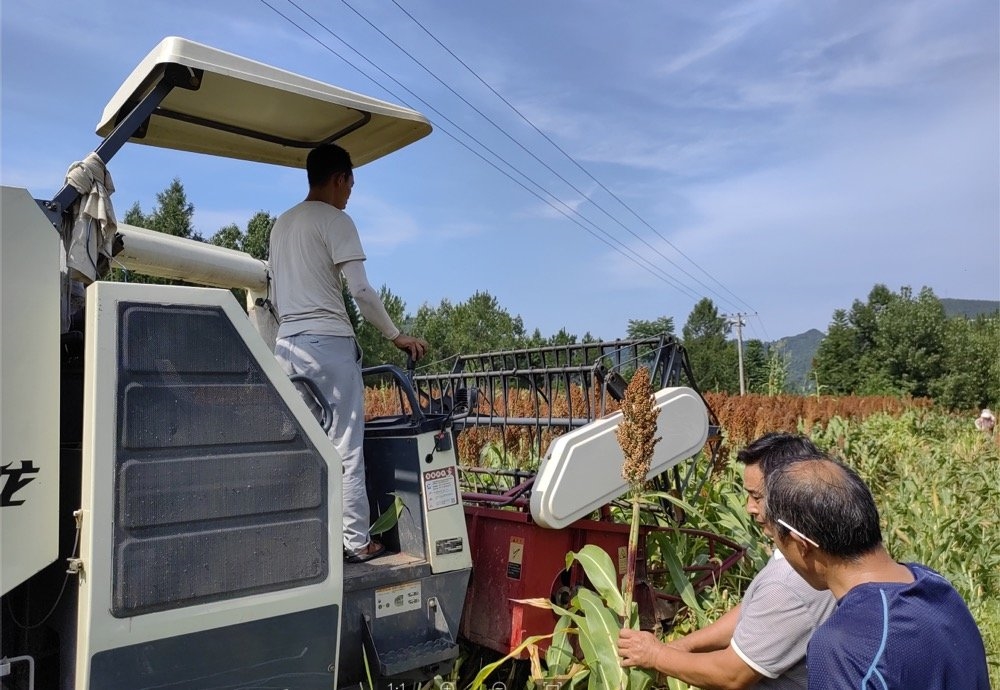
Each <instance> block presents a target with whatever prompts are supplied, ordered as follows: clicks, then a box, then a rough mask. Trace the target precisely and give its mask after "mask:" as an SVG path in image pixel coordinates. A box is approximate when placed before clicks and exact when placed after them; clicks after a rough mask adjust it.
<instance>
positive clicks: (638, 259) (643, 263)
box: [260, 0, 699, 299]
mask: <svg viewBox="0 0 1000 690" xmlns="http://www.w3.org/2000/svg"><path fill="white" fill-rule="evenodd" d="M260 2H261V3H262V4H264V5H266V6H267V7H268V8H269V9H271V10H272V11H273V12H274V13H275V14H277V15H278V16H280V17H282V18H283V19H285V20H286V21H287V22H289V23H290V24H291V25H292V26H294V27H296V28H297V29H299V30H300V31H302V32H303V33H304V34H305V35H307V36H308V37H309V38H311V39H312V40H313V41H315V42H316V43H317V44H319V45H320V46H321V47H322V48H324V49H325V50H327V51H329V52H330V53H332V54H333V55H335V56H337V57H338V58H340V59H341V60H342V61H343V62H345V63H346V64H347V65H348V66H350V67H351V68H353V69H354V70H356V71H357V72H358V73H359V74H361V75H362V76H364V77H365V78H367V79H369V80H370V81H371V82H372V83H374V84H375V85H377V86H378V87H380V88H382V89H384V90H385V91H386V92H388V93H389V94H391V95H392V96H393V98H395V99H397V100H398V101H400V102H401V103H403V104H404V105H406V106H407V107H410V108H413V106H412V105H411V104H410V103H408V102H407V100H406V99H405V98H403V97H401V96H400V95H399V94H397V93H395V92H394V91H393V90H392V89H390V88H389V87H387V86H386V85H385V84H382V83H380V82H379V81H378V80H377V79H375V78H373V77H372V76H371V75H369V74H366V73H365V72H364V70H362V69H361V68H359V67H358V66H357V65H355V64H353V63H352V62H351V61H350V60H348V59H347V58H345V57H344V56H343V55H341V54H340V53H338V52H337V51H336V50H334V49H333V48H331V47H330V46H328V45H327V44H326V43H324V42H323V41H322V40H320V39H319V38H318V37H317V36H316V35H314V34H313V33H311V32H310V31H309V30H308V29H306V28H305V27H303V26H302V25H301V24H299V23H298V22H296V21H294V20H293V19H292V18H291V17H289V16H288V15H286V14H284V13H283V12H281V11H280V10H278V9H277V8H276V7H274V6H273V5H272V4H271V3H270V2H268V0H260ZM288 2H289V4H291V5H293V6H294V7H295V8H296V9H298V10H299V11H300V12H301V13H302V14H304V15H305V16H307V17H309V19H311V20H312V21H313V22H315V23H316V24H317V25H319V26H320V27H321V28H322V29H323V30H324V31H326V32H327V33H329V34H330V35H331V36H333V37H334V38H336V39H337V40H338V41H340V42H341V43H342V44H343V45H344V46H346V47H347V48H349V49H350V50H351V51H352V52H354V53H355V54H356V55H357V56H358V57H360V58H361V59H363V60H364V61H365V62H367V63H368V64H369V65H371V66H372V67H373V68H375V69H376V70H378V71H379V72H381V73H382V74H383V75H384V76H385V77H387V78H388V79H390V80H392V81H393V82H394V83H395V84H397V85H398V86H400V87H401V88H402V89H404V90H405V91H406V92H407V93H409V94H410V95H411V96H413V97H414V98H416V99H417V100H419V101H420V102H421V103H423V104H424V105H426V106H427V108H428V109H429V110H431V111H433V112H434V113H436V114H437V115H439V116H440V117H441V118H442V119H443V120H444V121H446V122H448V123H449V124H450V125H451V126H452V127H454V128H455V129H457V130H458V131H460V132H462V133H463V134H464V135H465V136H466V137H468V138H469V139H471V140H472V141H474V142H476V143H477V144H478V145H479V146H480V147H482V148H483V149H484V150H485V151H488V152H489V153H490V154H492V155H493V156H495V157H496V158H497V159H498V160H499V161H501V162H502V163H504V164H505V165H506V166H507V167H509V168H510V169H511V170H512V171H514V172H515V173H517V174H518V175H520V176H521V177H523V178H524V179H525V180H527V181H528V182H529V183H531V184H533V185H535V186H536V187H537V188H538V189H540V190H542V192H543V193H545V194H548V195H549V196H550V197H552V199H554V200H555V201H556V202H558V203H560V204H562V206H564V207H565V208H566V209H569V211H570V212H571V213H573V214H574V215H576V216H578V217H579V218H580V219H581V220H583V221H585V222H587V223H589V224H590V225H591V226H593V227H594V228H595V229H596V230H597V231H599V232H600V233H602V234H604V235H606V236H607V237H608V238H610V241H609V240H608V239H604V238H603V237H600V236H599V235H597V234H595V233H594V232H593V231H592V230H590V229H589V228H587V227H585V226H584V225H583V224H582V223H580V222H579V221H578V220H576V219H575V218H573V217H572V216H570V215H569V213H567V212H566V211H564V210H563V209H561V208H559V207H557V206H556V205H555V204H553V202H552V201H550V200H548V199H546V198H545V197H543V196H542V195H541V194H539V193H538V192H536V191H535V190H532V189H530V188H529V187H528V186H527V185H526V184H525V183H524V182H522V181H520V180H518V179H516V178H515V177H514V176H513V175H511V173H509V172H507V171H506V170H504V169H502V168H501V167H499V166H498V165H497V164H496V163H494V162H493V161H491V160H489V159H488V158H486V157H485V156H483V155H482V154H481V153H479V152H478V151H476V150H474V149H473V148H472V147H470V146H469V145H468V144H467V143H465V142H464V141H462V140H461V139H459V138H458V137H456V136H455V135H454V134H453V133H451V132H449V131H448V130H447V128H444V127H441V128H440V129H441V131H442V132H444V133H445V134H446V135H448V136H449V137H450V138H451V139H453V140H454V141H455V142H457V143H458V144H460V145H461V146H463V147H465V148H466V149H467V150H468V151H469V152H470V153H472V154H474V155H476V156H477V157H479V158H480V159H481V160H482V161H484V162H485V163H487V164H488V165H490V166H491V167H493V168H494V169H495V170H497V171H498V172H500V173H502V174H503V175H505V176H506V177H507V178H508V179H510V180H511V181H512V182H514V183H515V184H517V185H518V186H520V187H521V188H522V189H524V190H525V191H527V192H528V193H530V194H532V195H533V196H535V197H536V198H538V199H539V200H540V201H542V202H543V203H545V204H547V205H548V206H550V207H551V208H553V209H554V210H555V211H557V212H558V213H560V214H561V215H563V216H565V217H566V218H567V219H569V220H571V221H572V222H574V223H575V224H576V225H577V226H579V227H580V228H581V229H583V230H584V231H586V232H587V233H589V234H590V235H592V236H593V237H595V238H596V239H598V240H600V241H601V242H604V244H606V245H608V247H610V248H611V249H613V250H614V251H616V252H618V253H619V254H621V255H622V256H624V257H625V258H626V259H628V260H629V261H631V262H632V263H634V264H636V265H637V266H639V267H640V268H643V269H644V270H646V271H647V272H649V273H650V274H651V275H653V277H655V278H659V279H660V280H662V281H663V282H665V283H667V284H668V285H670V286H671V287H673V288H674V289H676V290H678V291H680V292H683V293H684V294H685V295H687V296H688V297H691V298H693V299H698V297H699V295H697V294H695V293H693V292H692V291H691V290H689V289H688V288H687V286H685V285H684V284H683V283H680V282H678V281H677V280H676V279H675V278H673V277H672V276H670V275H669V274H665V273H663V271H662V270H661V269H659V268H658V267H657V266H656V265H655V264H653V263H652V262H650V261H649V260H648V259H646V258H645V257H643V256H642V255H640V254H639V253H638V252H636V251H635V250H633V249H631V248H629V247H627V246H626V245H624V244H622V243H621V242H620V241H618V240H616V239H615V238H614V237H613V236H612V235H611V234H610V233H608V232H607V231H605V230H603V229H602V228H600V227H599V226H597V225H596V224H595V223H593V221H591V220H590V219H588V218H586V217H585V216H583V215H581V214H580V213H579V212H578V211H576V210H575V209H573V208H572V207H570V206H569V205H568V204H566V203H565V202H563V201H562V200H560V199H558V198H557V197H556V196H555V195H553V194H551V193H550V192H549V191H548V190H546V189H545V188H544V187H543V186H542V185H540V184H538V183H537V182H535V181H534V180H532V179H531V178H530V177H528V176H527V175H526V174H525V173H523V172H521V171H519V170H517V168H515V167H514V166H513V165H511V164H510V163H509V162H507V161H506V160H505V159H504V158H503V156H501V155H500V154H498V153H497V152H496V151H494V150H493V149H491V148H489V147H488V146H486V145H485V144H483V143H482V142H481V141H480V140H478V139H477V138H476V137H474V136H473V135H472V134H470V133H469V132H468V131H466V130H465V129H464V128H463V127H461V126H460V125H458V124H457V123H455V122H454V121H452V120H451V119H450V118H448V117H447V116H446V115H444V114H443V113H441V112H440V111H438V110H437V109H436V108H434V107H433V106H432V105H431V104H430V103H428V102H427V101H425V100H424V99H422V98H420V96H418V95H417V94H415V93H413V91H411V90H410V89H409V88H407V87H406V86H405V85H403V84H401V83H400V82H399V81H398V80H397V79H396V78H395V77H393V76H392V75H390V74H388V73H387V72H386V71H385V70H383V69H382V68H381V67H379V66H378V65H376V64H375V63H374V62H372V61H371V60H370V59H369V58H368V57H367V56H365V55H364V54H363V53H361V52H360V51H359V50H357V49H356V48H354V47H353V46H351V45H350V44H349V43H347V42H346V41H345V40H344V39H342V38H340V37H339V36H337V35H336V34H335V33H334V32H333V31H331V30H330V29H329V28H327V27H326V26H325V25H324V24H323V23H322V22H320V21H319V20H318V19H316V18H315V17H313V16H312V15H311V14H310V13H309V12H307V11H305V10H303V9H302V8H301V7H299V6H298V5H297V4H296V3H295V2H294V1H293V0H288ZM614 242H617V244H618V245H621V246H616V245H615V244H614ZM625 250H627V251H630V252H632V254H633V255H634V257H633V256H629V255H628V254H626V253H625Z"/></svg>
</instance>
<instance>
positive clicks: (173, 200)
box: [109, 177, 203, 285]
mask: <svg viewBox="0 0 1000 690" xmlns="http://www.w3.org/2000/svg"><path fill="white" fill-rule="evenodd" d="M193 219H194V204H192V203H191V202H189V201H188V198H187V194H185V192H184V185H182V184H181V181H180V179H178V178H176V177H175V178H174V179H173V181H172V182H171V183H170V184H169V185H168V186H167V188H166V189H164V190H163V191H162V192H160V193H159V194H157V195H156V205H155V206H154V207H153V210H152V211H150V212H149V213H148V214H146V213H143V211H142V207H141V206H140V205H139V202H135V203H134V204H132V206H131V207H130V208H129V210H128V211H126V213H125V217H124V218H123V219H122V222H124V223H126V224H128V225H135V226H136V227H140V228H146V229H147V230H156V231H158V232H164V233H166V234H168V235H174V236H175V237H184V238H187V239H193V240H197V241H199V242H201V241H203V239H202V237H201V235H199V234H198V233H196V232H195V231H194V225H193ZM109 280H116V281H120V282H133V283H146V284H155V285H183V284H184V282H183V281H180V280H167V279H165V278H155V277H153V276H146V275H141V274H137V273H133V272H131V271H125V270H123V269H121V268H114V269H112V271H111V275H110V277H109Z"/></svg>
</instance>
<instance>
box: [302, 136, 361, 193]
mask: <svg viewBox="0 0 1000 690" xmlns="http://www.w3.org/2000/svg"><path fill="white" fill-rule="evenodd" d="M353 170H354V166H353V165H351V154H349V153H348V152H347V151H345V150H344V149H342V148H341V147H339V146H337V145H336V144H321V145H319V146H317V147H316V148H314V149H313V150H312V151H310V152H309V155H308V156H306V174H307V175H308V176H309V186H310V187H321V186H323V185H325V184H326V183H327V182H329V181H330V178H331V177H332V176H334V175H337V174H340V173H348V174H349V173H351V171H353Z"/></svg>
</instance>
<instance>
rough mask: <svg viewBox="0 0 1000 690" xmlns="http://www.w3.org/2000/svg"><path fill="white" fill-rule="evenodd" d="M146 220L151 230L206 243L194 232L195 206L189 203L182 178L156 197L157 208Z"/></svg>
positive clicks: (176, 179)
mask: <svg viewBox="0 0 1000 690" xmlns="http://www.w3.org/2000/svg"><path fill="white" fill-rule="evenodd" d="M146 220H147V221H148V223H149V225H148V227H149V229H150V230H156V231H158V232H165V233H166V234H168V235H173V236H175V237H184V238H187V239H192V240H198V241H204V240H203V238H202V236H201V235H200V234H198V233H197V232H195V230H194V222H193V221H194V204H192V203H191V202H190V201H188V198H187V194H185V193H184V185H182V184H181V181H180V178H177V177H175V178H174V179H173V180H172V181H171V182H170V184H169V185H168V186H167V188H166V189H164V190H163V191H162V192H160V193H159V194H157V195H156V206H155V207H154V208H153V211H152V213H150V214H149V216H147V217H146Z"/></svg>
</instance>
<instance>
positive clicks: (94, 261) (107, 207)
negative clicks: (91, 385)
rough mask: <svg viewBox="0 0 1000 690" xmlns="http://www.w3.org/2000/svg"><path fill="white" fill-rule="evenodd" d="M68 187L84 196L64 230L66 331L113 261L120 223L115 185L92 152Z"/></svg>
mask: <svg viewBox="0 0 1000 690" xmlns="http://www.w3.org/2000/svg"><path fill="white" fill-rule="evenodd" d="M66 184H68V185H69V186H71V187H73V189H75V190H76V191H78V192H79V193H80V198H79V199H77V200H76V201H75V202H74V203H73V205H72V206H71V207H70V211H71V213H70V215H69V217H68V220H66V221H64V224H63V228H62V252H61V254H62V257H61V259H62V260H61V262H60V263H61V272H62V277H61V282H62V314H61V317H62V318H61V321H62V332H63V333H65V332H67V331H68V330H69V329H70V324H71V320H72V317H73V315H74V314H77V313H78V312H80V310H81V309H82V308H83V306H84V303H85V301H86V297H85V290H84V288H86V286H87V285H90V284H91V283H93V282H94V281H95V280H97V279H98V278H99V277H100V276H99V273H100V269H99V268H98V265H99V263H102V262H101V257H104V258H105V259H106V260H107V261H110V260H111V255H112V246H113V245H114V240H115V231H116V230H117V229H118V222H117V221H116V220H115V210H114V208H113V207H112V205H111V194H112V193H114V191H115V185H114V183H113V182H112V181H111V173H109V172H108V170H107V168H106V167H105V165H104V161H102V160H101V158H100V156H98V155H97V154H96V153H91V154H90V155H88V156H87V157H86V158H84V159H83V160H82V161H77V162H76V163H73V165H71V166H69V170H67V171H66Z"/></svg>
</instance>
